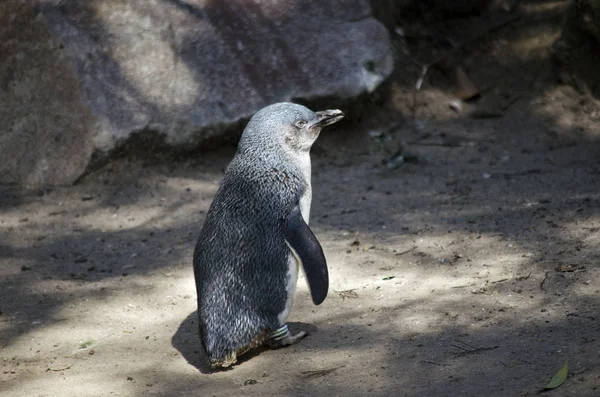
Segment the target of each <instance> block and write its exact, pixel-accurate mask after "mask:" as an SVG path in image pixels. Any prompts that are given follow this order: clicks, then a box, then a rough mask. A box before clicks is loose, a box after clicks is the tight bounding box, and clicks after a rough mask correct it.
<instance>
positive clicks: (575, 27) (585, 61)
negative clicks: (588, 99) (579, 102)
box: [552, 0, 600, 98]
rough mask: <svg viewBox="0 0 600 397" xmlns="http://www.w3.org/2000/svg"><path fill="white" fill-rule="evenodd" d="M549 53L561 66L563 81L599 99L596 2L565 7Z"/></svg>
mask: <svg viewBox="0 0 600 397" xmlns="http://www.w3.org/2000/svg"><path fill="white" fill-rule="evenodd" d="M552 50H553V55H554V57H555V59H556V60H558V61H559V62H560V63H561V65H562V66H563V70H562V72H563V73H562V76H561V77H562V79H563V81H565V82H567V83H571V84H573V85H574V86H575V87H577V88H578V89H580V90H581V91H585V92H588V93H590V94H592V95H593V96H595V97H596V98H600V74H599V73H598V70H599V69H600V58H599V57H598V54H599V53H600V0H574V1H571V2H570V3H569V7H568V9H567V11H566V13H565V18H564V25H563V29H562V32H561V36H560V38H559V39H558V40H557V41H556V42H555V43H554V46H553V48H552Z"/></svg>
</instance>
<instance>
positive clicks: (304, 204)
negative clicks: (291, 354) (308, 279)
mask: <svg viewBox="0 0 600 397" xmlns="http://www.w3.org/2000/svg"><path fill="white" fill-rule="evenodd" d="M309 173H310V169H309ZM309 177H310V175H309ZM308 181H310V179H308ZM311 203H312V187H311V185H310V182H309V183H308V184H307V186H306V190H305V191H304V194H303V195H302V197H300V213H301V214H302V218H304V222H306V224H307V225H308V221H309V218H310V205H311ZM285 243H286V244H287V246H288V248H289V249H290V251H291V253H290V255H289V256H288V263H287V266H288V271H287V275H286V285H285V290H286V292H287V298H286V301H285V308H284V309H283V311H282V312H281V313H279V315H278V316H277V318H278V320H279V325H280V326H282V325H283V324H285V322H286V321H287V318H288V316H289V315H290V310H292V305H293V303H294V294H295V293H296V285H297V283H298V269H299V268H300V266H301V265H302V261H301V260H300V257H299V256H298V254H297V253H296V251H294V249H293V248H292V246H291V245H289V244H288V242H287V241H286V242H285Z"/></svg>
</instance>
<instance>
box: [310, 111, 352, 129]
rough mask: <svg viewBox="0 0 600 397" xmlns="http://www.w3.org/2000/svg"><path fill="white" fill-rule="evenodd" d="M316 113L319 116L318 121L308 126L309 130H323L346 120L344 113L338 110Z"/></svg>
mask: <svg viewBox="0 0 600 397" xmlns="http://www.w3.org/2000/svg"><path fill="white" fill-rule="evenodd" d="M315 113H316V114H317V120H315V121H313V122H312V123H311V124H310V125H309V126H308V128H309V129H313V128H323V127H325V126H327V125H330V124H333V123H337V122H338V121H340V120H341V119H343V118H344V113H343V112H342V111H341V110H338V109H330V110H321V111H319V112H315Z"/></svg>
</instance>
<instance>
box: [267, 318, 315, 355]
mask: <svg viewBox="0 0 600 397" xmlns="http://www.w3.org/2000/svg"><path fill="white" fill-rule="evenodd" d="M307 336H308V333H307V332H304V331H300V332H298V333H297V334H296V335H292V333H291V332H290V330H289V329H288V326H287V324H284V325H283V326H282V327H281V328H279V329H278V330H277V331H275V332H273V333H272V334H271V338H270V339H269V340H267V346H269V347H270V348H271V349H279V348H281V347H286V346H290V345H295V344H296V343H298V342H300V341H301V340H302V339H304V338H306V337H307Z"/></svg>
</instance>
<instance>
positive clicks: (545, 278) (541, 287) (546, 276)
mask: <svg viewBox="0 0 600 397" xmlns="http://www.w3.org/2000/svg"><path fill="white" fill-rule="evenodd" d="M547 279H548V272H546V273H545V274H544V279H543V280H542V282H541V283H540V289H541V290H542V291H544V292H548V291H546V289H545V288H544V283H545V282H546V280H547Z"/></svg>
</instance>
